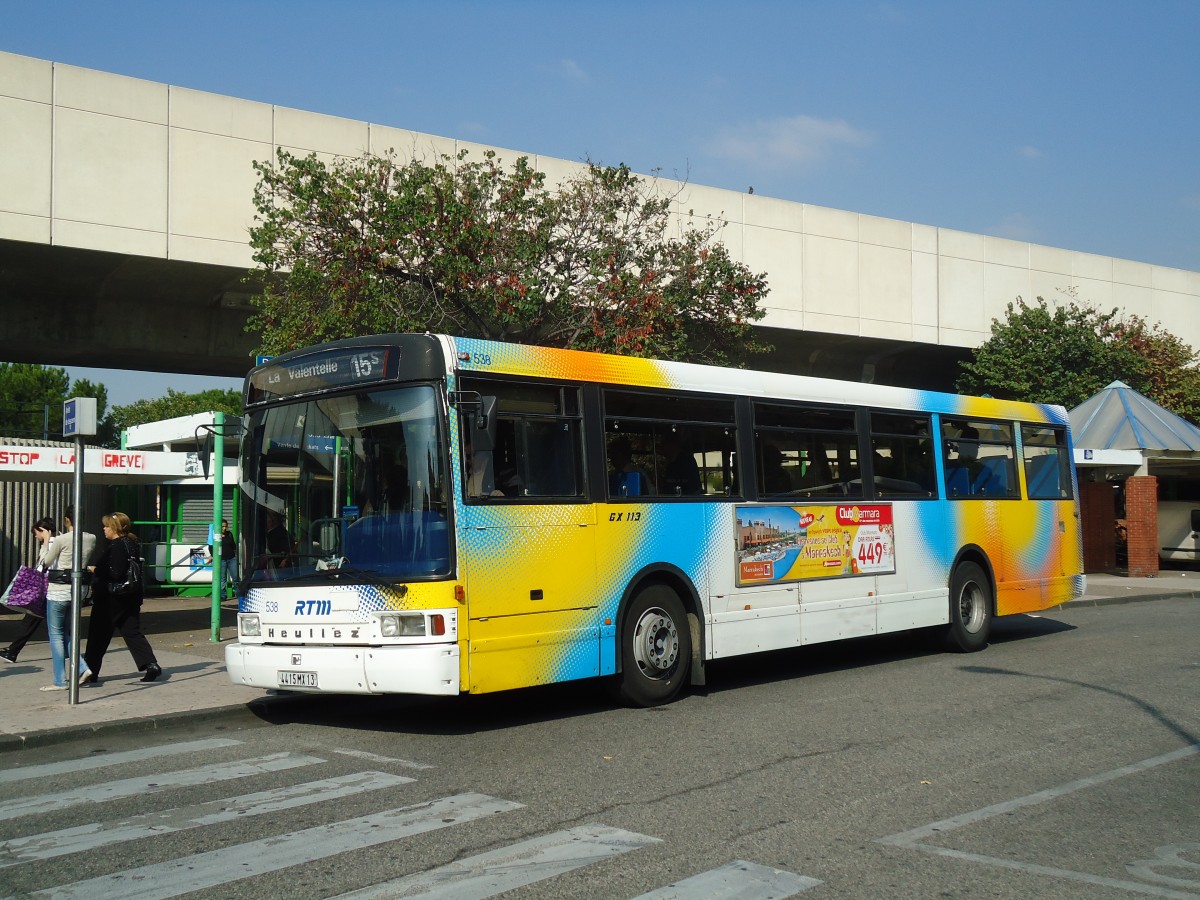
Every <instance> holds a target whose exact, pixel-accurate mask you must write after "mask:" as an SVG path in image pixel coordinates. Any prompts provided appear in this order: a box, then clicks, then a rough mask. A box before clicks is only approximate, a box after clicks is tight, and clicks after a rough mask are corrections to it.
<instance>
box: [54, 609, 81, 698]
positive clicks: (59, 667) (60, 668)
mask: <svg viewBox="0 0 1200 900" xmlns="http://www.w3.org/2000/svg"><path fill="white" fill-rule="evenodd" d="M46 630H47V631H49V632H50V659H51V660H52V661H53V663H54V683H55V684H57V685H58V686H59V687H63V686H65V685H66V683H67V657H69V656H70V655H71V603H70V601H63V600H48V601H47V602H46ZM86 670H87V663H85V662H84V661H83V653H82V652H81V653H80V654H79V674H80V675H82V674H83V673H84V671H86Z"/></svg>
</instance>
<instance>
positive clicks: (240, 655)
mask: <svg viewBox="0 0 1200 900" xmlns="http://www.w3.org/2000/svg"><path fill="white" fill-rule="evenodd" d="M225 668H226V669H227V670H228V672H229V679H230V681H232V682H233V683H234V684H240V685H245V686H247V687H257V688H264V689H275V690H287V691H302V692H306V693H319V694H325V693H330V694H433V695H453V694H457V693H459V651H458V644H407V645H400V646H388V647H312V646H302V647H280V646H273V645H270V644H242V643H237V644H230V645H229V646H228V647H226V648H225Z"/></svg>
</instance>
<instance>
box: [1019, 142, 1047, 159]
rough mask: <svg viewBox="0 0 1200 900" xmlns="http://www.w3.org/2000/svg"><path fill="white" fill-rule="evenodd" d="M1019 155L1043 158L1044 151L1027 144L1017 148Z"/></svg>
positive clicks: (1027, 157)
mask: <svg viewBox="0 0 1200 900" xmlns="http://www.w3.org/2000/svg"><path fill="white" fill-rule="evenodd" d="M1017 155H1018V156H1023V157H1025V159H1041V158H1042V151H1041V150H1039V149H1038V148H1037V147H1034V146H1033V145H1032V144H1025V145H1024V146H1022V147H1018V148H1017Z"/></svg>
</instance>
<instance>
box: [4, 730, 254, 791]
mask: <svg viewBox="0 0 1200 900" xmlns="http://www.w3.org/2000/svg"><path fill="white" fill-rule="evenodd" d="M240 743H241V741H235V740H233V739H232V738H213V739H212V740H207V741H184V742H182V743H179V744H164V745H162V746H161V747H141V748H139V749H137V750H123V751H121V752H119V753H103V754H101V753H95V754H92V755H91V756H84V757H81V758H80V759H68V760H63V761H62V762H56V763H40V764H38V765H35V766H22V767H21V768H17V769H6V770H4V771H3V772H0V784H10V783H12V782H14V781H25V780H27V779H30V778H46V777H48V776H51V775H70V774H74V773H75V772H88V771H95V769H96V767H97V766H105V767H108V766H116V765H120V764H121V763H130V762H144V761H145V760H148V759H163V758H164V757H167V756H179V755H180V754H183V753H199V752H201V751H202V750H219V749H220V748H222V747H233V746H236V745H237V744H240Z"/></svg>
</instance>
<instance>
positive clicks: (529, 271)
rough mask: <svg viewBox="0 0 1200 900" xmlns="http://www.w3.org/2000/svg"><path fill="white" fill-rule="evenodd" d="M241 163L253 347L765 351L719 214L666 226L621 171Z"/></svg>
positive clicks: (285, 156) (721, 355)
mask: <svg viewBox="0 0 1200 900" xmlns="http://www.w3.org/2000/svg"><path fill="white" fill-rule="evenodd" d="M255 168H256V170H257V171H258V175H259V182H258V184H257V187H256V189H255V195H254V202H255V206H256V208H257V210H258V215H257V218H256V224H255V226H254V227H253V228H252V229H251V232H250V244H251V246H252V248H253V249H254V258H255V261H256V262H257V263H258V264H259V266H261V268H262V270H264V271H265V272H266V273H267V275H268V277H267V278H266V279H265V287H264V288H263V289H262V293H261V294H259V295H257V296H256V298H255V300H254V302H255V305H256V308H257V311H256V313H255V314H254V315H253V316H252V317H251V320H250V324H249V328H250V330H252V331H258V332H259V333H261V335H262V348H261V349H262V350H263V351H264V352H267V353H277V352H282V351H284V350H288V349H292V348H294V347H298V346H303V345H306V344H310V343H315V342H320V341H326V340H333V339H337V338H344V337H351V336H355V335H362V334H370V333H375V332H390V331H425V330H433V331H444V332H449V333H454V334H460V335H463V336H467V337H483V338H491V339H495V340H506V341H517V342H522V343H530V344H538V345H543V346H556V347H573V348H577V349H586V350H603V351H608V352H615V353H623V354H627V355H636V356H656V357H664V358H670V359H683V360H690V361H703V362H714V363H730V362H732V363H736V362H740V361H742V360H744V359H745V358H747V356H748V354H750V353H753V352H757V351H761V350H763V349H766V348H765V347H763V346H762V345H761V344H760V343H759V342H758V341H757V340H756V339H755V338H754V335H753V332H752V323H753V322H755V321H757V320H758V319H760V318H762V316H763V311H762V310H761V309H760V308H759V304H760V302H761V301H762V299H763V298H764V297H765V295H766V292H767V286H766V281H765V277H764V276H763V275H761V274H760V275H755V274H753V273H751V272H750V271H749V270H748V269H747V268H746V267H745V266H744V265H742V264H741V263H738V262H735V261H734V260H733V259H731V258H730V256H729V252H728V250H727V249H726V248H725V246H724V245H723V244H721V243H720V242H719V241H718V240H717V235H718V233H719V231H720V225H719V224H718V223H716V222H712V221H708V220H706V221H705V222H704V223H703V224H702V225H700V226H699V227H693V226H686V227H679V228H678V229H675V228H674V227H673V224H672V223H673V219H672V214H671V204H672V200H673V198H671V197H667V196H659V195H657V194H656V193H655V191H653V190H652V185H650V184H647V183H646V182H645V181H644V180H643V179H641V178H639V177H638V176H636V175H634V174H632V173H631V172H630V170H629V169H628V168H627V167H626V166H623V165H622V166H617V167H603V166H598V165H594V164H589V165H588V166H587V167H586V169H583V170H581V171H580V172H579V173H578V174H576V175H575V176H573V177H571V178H569V179H567V180H566V181H565V182H564V183H563V184H562V185H561V186H560V187H559V188H558V189H557V190H554V191H551V190H550V189H548V188H547V186H546V182H545V175H544V174H543V173H541V172H537V171H535V170H534V169H533V168H532V166H531V165H530V163H529V160H528V159H527V158H525V157H522V158H520V159H518V160H517V161H516V163H515V164H513V165H512V166H511V167H505V166H504V165H502V164H501V162H500V161H499V160H498V159H497V157H496V155H495V153H493V152H487V153H485V154H484V157H483V159H482V160H479V161H468V160H467V152H466V151H465V150H464V151H462V152H460V153H459V154H458V155H457V156H454V157H451V156H446V155H442V156H439V157H437V158H436V159H435V161H434V162H432V163H426V162H424V161H422V160H418V159H413V160H411V161H409V162H401V161H399V160H398V159H397V157H396V156H395V155H394V154H388V155H386V156H381V157H380V156H367V157H363V158H361V159H354V160H339V161H337V162H334V163H325V162H323V161H321V160H319V159H318V158H317V157H316V156H315V155H310V156H307V157H296V156H293V155H291V154H289V153H286V152H284V151H280V152H279V154H278V157H277V160H276V164H275V165H268V164H265V163H262V164H256V166H255ZM674 230H677V232H678V233H677V234H672V231H674Z"/></svg>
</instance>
